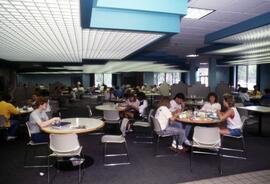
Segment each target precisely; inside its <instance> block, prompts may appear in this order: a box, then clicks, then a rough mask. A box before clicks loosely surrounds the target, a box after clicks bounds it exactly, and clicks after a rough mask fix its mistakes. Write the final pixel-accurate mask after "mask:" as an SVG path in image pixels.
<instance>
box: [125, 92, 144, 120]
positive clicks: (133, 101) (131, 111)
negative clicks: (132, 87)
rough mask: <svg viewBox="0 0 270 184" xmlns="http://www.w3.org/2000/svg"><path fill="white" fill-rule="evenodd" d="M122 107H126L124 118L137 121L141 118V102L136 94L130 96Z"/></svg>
mask: <svg viewBox="0 0 270 184" xmlns="http://www.w3.org/2000/svg"><path fill="white" fill-rule="evenodd" d="M122 105H124V106H125V107H126V109H125V111H124V112H123V117H125V118H128V119H137V118H138V117H139V106H140V102H139V100H138V99H137V97H136V96H135V94H133V93H131V94H129V96H128V99H127V100H126V101H125V102H124V103H123V104H122Z"/></svg>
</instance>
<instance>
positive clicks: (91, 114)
mask: <svg viewBox="0 0 270 184" xmlns="http://www.w3.org/2000/svg"><path fill="white" fill-rule="evenodd" d="M86 108H87V109H88V112H89V118H95V119H102V117H100V116H93V112H92V110H91V107H90V105H86ZM102 131H103V130H102ZM103 134H104V133H103V132H100V130H98V131H95V132H92V133H89V135H103Z"/></svg>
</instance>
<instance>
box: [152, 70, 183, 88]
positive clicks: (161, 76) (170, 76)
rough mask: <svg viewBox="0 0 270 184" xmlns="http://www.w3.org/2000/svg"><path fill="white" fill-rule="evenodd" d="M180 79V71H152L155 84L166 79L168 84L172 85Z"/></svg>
mask: <svg viewBox="0 0 270 184" xmlns="http://www.w3.org/2000/svg"><path fill="white" fill-rule="evenodd" d="M180 80H181V73H180V72H175V73H154V83H155V84H156V85H159V84H161V83H162V82H163V81H166V82H167V83H168V84H170V85H172V84H175V83H178V82H179V81H180Z"/></svg>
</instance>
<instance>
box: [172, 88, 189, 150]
mask: <svg viewBox="0 0 270 184" xmlns="http://www.w3.org/2000/svg"><path fill="white" fill-rule="evenodd" d="M184 100H185V95H184V94H183V93H177V94H176V95H175V97H174V98H173V99H172V100H171V101H170V111H171V112H172V113H174V114H179V113H180V112H181V111H183V110H184V108H185V102H184ZM178 124H179V127H181V128H183V129H184V130H185V136H184V143H185V144H186V145H188V146H190V145H191V143H190V141H189V140H188V138H187V137H188V136H189V133H190V130H191V128H192V126H190V125H183V124H182V123H178Z"/></svg>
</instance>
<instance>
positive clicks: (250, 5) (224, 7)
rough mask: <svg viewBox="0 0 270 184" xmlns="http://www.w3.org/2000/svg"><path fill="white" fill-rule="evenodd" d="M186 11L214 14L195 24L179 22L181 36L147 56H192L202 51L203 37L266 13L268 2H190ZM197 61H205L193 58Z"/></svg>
mask: <svg viewBox="0 0 270 184" xmlns="http://www.w3.org/2000/svg"><path fill="white" fill-rule="evenodd" d="M189 7H196V8H205V9H213V10H215V11H214V12H213V13H211V14H209V15H208V16H206V17H203V18H201V19H199V20H195V19H187V18H183V19H182V21H181V32H180V33H179V34H176V35H174V36H172V37H171V38H168V39H167V40H164V41H160V42H158V43H155V44H153V45H152V46H150V47H148V48H147V49H146V51H147V52H162V53H165V54H166V55H174V56H177V57H179V58H185V56H186V55H189V54H194V53H196V49H198V48H201V47H205V46H207V44H205V42H204V41H205V36H206V35H207V34H210V33H212V32H215V31H218V30H221V29H224V28H226V27H229V26H232V25H234V24H237V23H240V22H242V21H245V20H247V19H250V18H253V17H255V16H258V15H261V14H263V13H265V12H269V11H270V1H269V0H225V1H219V0H191V1H189ZM197 59H199V60H201V59H206V60H207V57H202V58H197Z"/></svg>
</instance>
